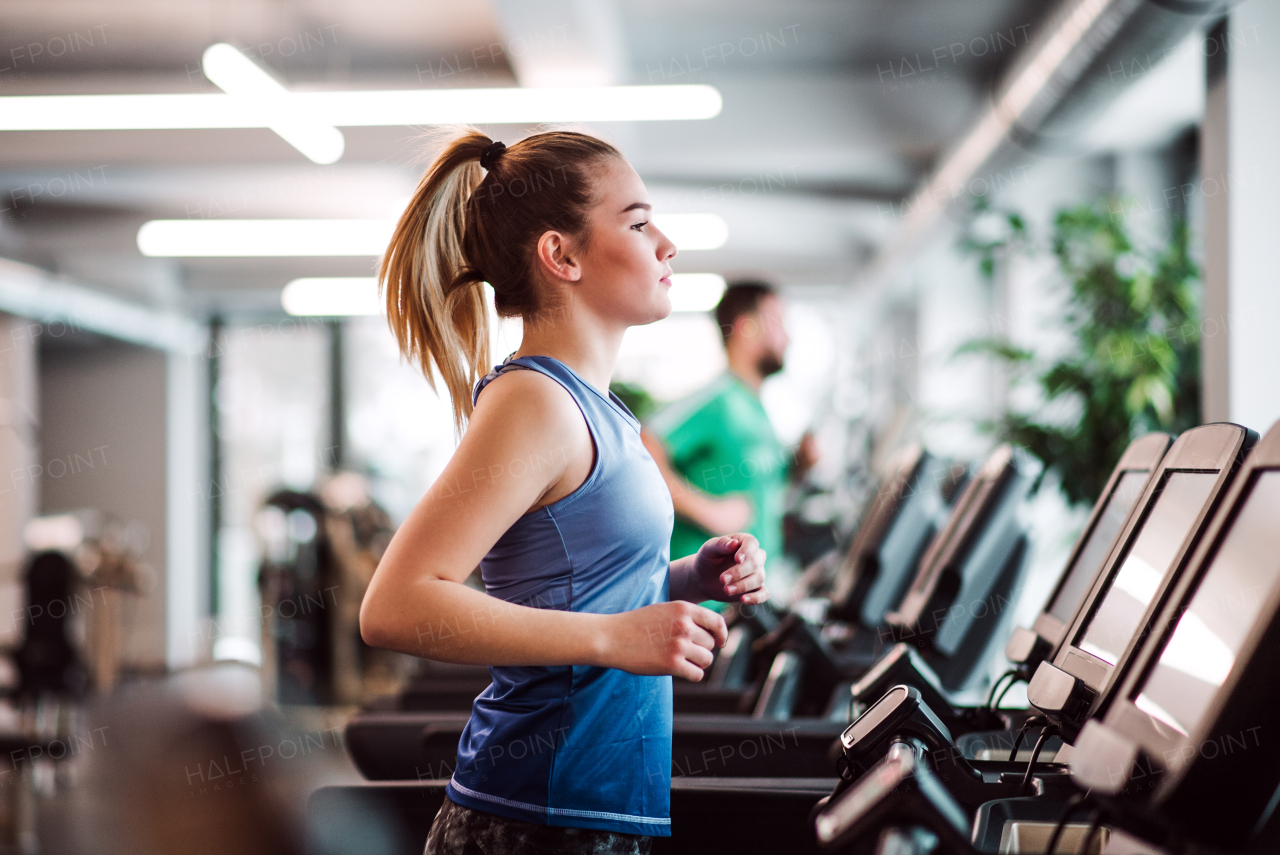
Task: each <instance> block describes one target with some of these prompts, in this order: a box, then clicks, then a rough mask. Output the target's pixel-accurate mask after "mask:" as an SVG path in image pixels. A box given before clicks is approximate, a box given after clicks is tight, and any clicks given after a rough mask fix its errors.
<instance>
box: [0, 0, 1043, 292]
mask: <svg viewBox="0 0 1280 855" xmlns="http://www.w3.org/2000/svg"><path fill="white" fill-rule="evenodd" d="M1048 6H1050V4H1045V3H1025V2H1016V0H966V2H964V3H955V2H944V0H857V2H848V0H845V2H819V0H790V2H783V0H734V2H728V0H682V2H675V0H650V2H648V3H645V4H623V3H618V2H615V0H447V2H446V0H360V1H359V2H356V0H58V2H50V0H7V2H6V3H4V4H2V5H0V95H21V94H88V93H123V92H213V91H217V90H216V89H215V87H213V85H212V84H211V83H209V82H208V81H207V80H205V78H204V76H203V74H202V73H201V71H200V57H201V54H202V52H203V51H204V49H205V48H206V47H208V46H209V45H210V44H213V43H215V42H219V41H228V42H231V43H233V44H235V45H237V46H238V47H240V48H241V49H242V50H243V51H244V52H245V53H247V54H249V55H250V56H252V57H254V58H255V59H256V60H258V61H259V62H260V63H262V64H263V65H265V66H267V67H268V68H269V69H270V70H272V71H273V72H274V73H275V74H276V76H277V77H278V78H280V79H281V80H282V81H284V82H285V83H286V84H287V85H289V86H290V87H293V88H296V89H342V88H358V89H368V88H428V87H451V88H452V87H477V86H479V87H485V86H510V85H516V84H523V85H545V84H575V83H576V84H606V83H619V84H623V83H631V84H645V83H653V84H659V83H708V84H711V85H714V86H715V87H717V88H718V89H719V90H720V92H721V94H722V96H723V99H724V107H723V111H722V112H721V114H720V115H718V116H717V117H715V118H713V119H709V120H703V121H681V122H677V121H667V122H634V123H613V124H602V125H597V126H594V130H595V131H596V132H597V133H600V134H603V135H605V136H606V137H609V138H611V139H613V140H614V141H615V142H617V143H618V144H620V145H621V147H622V148H623V150H624V152H625V153H626V154H627V155H628V157H629V158H630V159H631V161H632V162H633V164H634V165H635V166H636V168H637V170H638V171H639V172H640V174H641V176H642V177H643V178H644V179H645V180H646V183H647V184H648V185H649V187H650V190H651V192H652V194H653V196H654V198H655V201H656V203H657V205H658V207H659V210H668V211H686V212H698V211H707V212H713V213H718V214H720V215H721V216H722V217H724V219H725V220H726V222H727V223H728V225H729V241H728V243H726V244H725V246H724V247H722V248H720V249H717V250H709V251H700V252H686V253H684V254H682V255H681V256H680V257H678V258H677V259H676V268H677V271H684V272H721V273H727V274H734V273H753V274H759V275H765V276H768V277H772V278H774V279H775V280H777V281H779V282H780V283H782V284H784V285H834V284H841V283H846V282H848V281H850V280H851V279H852V278H853V277H854V276H856V274H857V272H858V270H859V269H860V267H861V266H862V265H863V264H865V263H866V261H867V259H868V258H869V257H870V256H871V255H872V254H873V253H874V251H875V250H876V248H877V247H878V246H879V245H880V244H881V243H882V242H883V241H884V240H885V239H886V236H887V234H888V232H889V230H890V229H891V228H892V226H893V220H894V218H893V216H892V214H891V213H890V214H888V215H886V211H890V212H891V211H892V209H891V208H890V206H891V205H894V204H897V203H899V202H900V201H901V200H902V199H903V198H904V197H906V196H907V195H908V194H909V193H910V192H911V191H912V190H913V189H914V188H916V187H917V186H918V185H919V184H920V182H921V180H922V178H923V177H924V176H925V175H926V174H927V172H928V171H929V170H930V168H931V167H933V166H934V164H935V163H936V162H937V159H938V158H939V156H940V153H941V152H942V151H944V150H945V149H946V148H947V146H948V145H950V144H952V143H954V141H955V140H956V138H957V137H958V136H959V135H961V134H962V133H963V132H964V131H965V130H966V129H967V128H968V126H969V125H970V124H972V122H973V121H974V119H975V117H976V116H977V115H978V113H979V111H980V110H982V109H983V108H984V107H985V106H986V105H987V103H988V100H989V99H988V92H989V91H990V88H991V85H992V81H993V80H995V79H997V78H998V76H999V75H1000V73H1001V72H1002V71H1003V70H1004V69H1005V68H1006V67H1007V65H1008V63H1009V61H1010V60H1011V58H1012V57H1013V56H1014V54H1015V53H1016V52H1017V49H1018V48H1020V47H1022V46H1024V45H1025V44H1026V43H1027V41H1028V39H1030V38H1032V37H1034V35H1035V34H1036V32H1037V27H1038V26H1040V25H1041V24H1042V23H1043V21H1042V17H1043V14H1044V12H1045V10H1046V8H1047V7H1048ZM487 130H488V131H489V132H490V134H491V135H493V136H495V137H496V138H501V139H506V140H511V139H513V138H518V137H519V136H521V135H523V134H525V133H527V132H528V131H530V130H531V129H530V128H526V127H517V126H496V127H489V128H487ZM429 131H430V129H424V128H410V127H397V128H344V129H343V133H344V135H345V137H346V152H345V154H344V156H343V157H342V159H341V160H340V161H338V162H337V163H336V164H333V165H330V166H318V165H316V164H314V163H311V162H310V161H308V160H306V159H305V158H304V157H303V156H302V155H301V154H299V153H298V152H297V151H296V150H295V149H293V148H292V147H290V146H289V145H288V144H286V143H285V142H284V141H283V140H281V139H280V138H279V137H277V136H276V135H275V134H274V133H272V132H271V131H269V130H265V129H247V130H165V131H60V132H4V133H0V208H2V209H3V210H0V256H5V257H8V258H13V259H17V260H20V261H24V262H27V263H30V264H35V265H38V266H40V267H43V268H45V269H47V270H50V271H53V272H56V273H59V274H62V275H65V276H67V277H69V278H72V279H74V280H77V281H79V282H82V283H86V284H89V285H91V286H93V287H96V288H99V289H101V290H104V291H108V292H111V293H114V294H118V295H122V296H125V297H128V298H130V299H133V300H135V301H140V302H145V303H149V304H154V305H159V306H165V307H167V308H172V309H178V310H181V311H183V312H186V313H189V314H192V315H195V316H203V315H206V314H209V313H215V312H216V313H221V314H233V315H234V314H238V313H248V314H254V313H264V312H265V313H271V312H279V311H280V309H279V291H280V288H281V287H282V286H283V285H284V284H285V282H287V281H288V280H289V279H292V278H294V277H297V276H315V275H364V274H368V273H369V272H370V271H371V268H372V263H373V259H370V258H336V259H331V258H303V259H296V258H292V259H235V258H232V259H227V258H210V259H156V258H144V257H143V256H142V255H141V254H140V253H139V251H138V250H137V247H136V243H135V237H136V234H137V229H138V227H139V226H140V225H141V224H142V223H143V222H145V221H146V220H148V219H153V218H183V217H193V218H202V217H304V218H305V217H334V218H339V217H340V218H352V217H381V216H390V215H392V214H393V212H394V211H395V208H396V205H397V204H399V203H400V200H403V198H404V197H406V196H408V195H409V193H410V191H411V189H412V187H413V185H414V183H415V181H416V179H417V177H418V176H419V175H420V173H421V170H422V168H423V160H424V158H426V157H429V155H430V153H431V151H432V146H433V143H432V142H431V139H430V133H429Z"/></svg>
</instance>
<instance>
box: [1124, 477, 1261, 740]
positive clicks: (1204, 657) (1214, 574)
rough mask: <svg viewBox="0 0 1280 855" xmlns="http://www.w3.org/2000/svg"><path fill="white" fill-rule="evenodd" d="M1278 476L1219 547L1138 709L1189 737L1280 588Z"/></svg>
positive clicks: (1256, 494)
mask: <svg viewBox="0 0 1280 855" xmlns="http://www.w3.org/2000/svg"><path fill="white" fill-rule="evenodd" d="M1278 507H1280V472H1277V471H1270V472H1263V473H1262V475H1261V476H1259V478H1258V480H1257V481H1256V482H1255V483H1254V485H1253V488H1252V489H1251V490H1250V492H1249V495H1248V497H1247V498H1246V499H1245V504H1244V507H1242V508H1241V509H1240V511H1239V514H1238V516H1237V517H1236V519H1235V524H1234V525H1232V527H1231V530H1230V531H1229V532H1228V533H1227V536H1226V537H1225V538H1224V539H1223V540H1222V543H1221V544H1220V545H1219V547H1218V551H1217V553H1216V554H1215V555H1214V556H1213V560H1212V562H1211V563H1210V565H1209V569H1208V570H1207V571H1205V574H1204V577H1203V578H1202V579H1201V581H1200V587H1199V588H1198V589H1197V590H1196V592H1195V594H1194V596H1192V598H1191V603H1190V604H1189V605H1188V606H1187V609H1186V611H1184V612H1183V613H1182V617H1181V618H1179V620H1178V626H1177V628H1176V629H1175V630H1174V631H1173V633H1172V634H1171V635H1170V636H1169V639H1168V641H1167V642H1165V647H1164V651H1163V652H1161V654H1160V659H1159V661H1157V662H1156V664H1155V667H1154V668H1152V669H1151V671H1150V672H1148V674H1147V676H1146V678H1145V679H1144V680H1143V681H1142V683H1141V684H1140V687H1139V689H1138V696H1137V697H1136V698H1135V699H1134V705H1135V706H1137V707H1138V709H1140V710H1142V711H1143V712H1145V713H1147V714H1148V715H1150V716H1152V717H1154V718H1156V719H1159V720H1160V721H1162V722H1164V723H1165V724H1167V725H1169V726H1170V727H1172V728H1174V729H1175V730H1177V731H1179V732H1180V733H1182V734H1183V735H1184V736H1185V735H1189V734H1190V733H1191V731H1193V730H1194V729H1195V728H1196V726H1197V725H1199V724H1200V719H1201V718H1202V717H1203V716H1204V713H1205V710H1207V709H1208V708H1209V704H1210V703H1211V702H1212V701H1213V697H1214V693H1215V691H1216V690H1217V688H1218V687H1219V686H1221V685H1222V684H1223V683H1224V682H1225V681H1226V679H1227V675H1228V674H1229V673H1230V672H1231V666H1232V665H1233V664H1235V659H1236V655H1237V654H1238V653H1239V652H1240V645H1241V644H1242V643H1243V642H1244V640H1245V637H1246V636H1247V635H1248V634H1249V632H1250V630H1251V629H1252V628H1253V623H1254V621H1255V620H1256V619H1257V617H1258V612H1259V610H1260V609H1261V608H1262V606H1263V604H1264V603H1266V602H1267V600H1268V598H1269V597H1270V596H1271V593H1272V592H1273V590H1274V589H1275V587H1276V585H1277V583H1280V525H1278V524H1277V522H1276V519H1275V512H1276V508H1278Z"/></svg>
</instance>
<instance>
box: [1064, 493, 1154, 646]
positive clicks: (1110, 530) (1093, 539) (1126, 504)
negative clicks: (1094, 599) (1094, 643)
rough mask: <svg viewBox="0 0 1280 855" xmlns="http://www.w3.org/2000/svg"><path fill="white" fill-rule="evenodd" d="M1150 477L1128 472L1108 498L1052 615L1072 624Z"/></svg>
mask: <svg viewBox="0 0 1280 855" xmlns="http://www.w3.org/2000/svg"><path fill="white" fill-rule="evenodd" d="M1148 474H1149V472H1148V470H1146V469H1131V470H1129V471H1127V472H1125V473H1124V474H1123V475H1121V476H1120V480H1119V481H1117V482H1116V487H1115V489H1114V490H1113V491H1112V492H1111V495H1110V496H1108V497H1107V501H1106V504H1104V505H1103V506H1102V513H1100V514H1098V521H1097V522H1096V523H1095V524H1094V526H1093V531H1091V532H1089V539H1088V540H1087V541H1085V544H1084V546H1083V547H1082V548H1081V550H1080V552H1079V554H1078V555H1076V561H1075V563H1074V564H1072V565H1071V569H1070V570H1069V571H1068V573H1067V579H1066V581H1065V582H1063V583H1062V587H1061V588H1060V589H1058V595H1057V596H1056V597H1054V598H1053V602H1052V603H1050V604H1049V608H1048V609H1046V611H1047V612H1048V613H1049V614H1051V615H1053V616H1054V617H1056V618H1057V619H1058V620H1060V621H1062V622H1063V623H1070V622H1071V619H1072V618H1073V617H1075V614H1076V609H1077V608H1079V607H1080V603H1081V601H1082V600H1084V596H1085V594H1087V593H1089V586H1090V585H1091V584H1092V583H1093V577H1094V576H1095V575H1096V574H1097V572H1098V569H1099V568H1100V567H1102V562H1103V561H1105V560H1106V558H1107V553H1108V552H1110V551H1111V544H1112V542H1113V541H1114V540H1115V539H1116V535H1117V534H1119V533H1120V527H1121V526H1123V525H1124V521H1125V520H1126V519H1127V518H1128V516H1129V511H1131V510H1133V506H1134V504H1135V503H1136V502H1137V501H1138V498H1139V497H1140V496H1141V495H1142V488H1143V487H1144V486H1146V483H1147V475H1148Z"/></svg>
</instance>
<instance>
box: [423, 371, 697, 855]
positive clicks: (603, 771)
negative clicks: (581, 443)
mask: <svg viewBox="0 0 1280 855" xmlns="http://www.w3.org/2000/svg"><path fill="white" fill-rule="evenodd" d="M513 369H526V370H531V371H537V372H538V373H540V374H544V375H546V376H548V377H550V378H551V379H553V380H555V381H556V382H557V383H559V384H560V385H561V386H563V387H564V388H565V389H566V390H568V392H569V394H570V395H572V396H573V399H574V401H576V402H577V404H578V407H579V409H581V410H582V415H583V416H584V417H585V419H586V422H587V428H588V430H590V432H591V437H592V439H593V440H594V442H595V448H596V459H595V462H594V464H593V465H592V468H591V473H590V474H589V475H588V476H587V479H586V481H584V482H583V483H582V485H581V486H580V487H578V489H576V490H574V491H573V492H572V493H570V494H569V495H568V496H565V497H564V498H563V499H560V500H559V501H557V502H554V503H552V504H550V505H547V506H546V507H543V508H539V509H538V510H536V511H531V512H530V513H527V514H525V515H524V516H522V517H520V519H518V520H516V522H515V523H514V524H513V525H512V526H511V528H509V529H507V531H506V532H505V533H504V534H503V535H502V537H500V538H499V539H498V542H497V543H495V544H494V546H493V548H492V549H491V550H489V553H488V554H487V555H486V556H485V557H484V559H483V560H482V561H481V562H480V573H481V576H482V577H483V579H484V584H485V589H486V590H487V591H488V592H489V594H490V595H492V596H494V597H499V598H501V599H503V600H506V601H508V602H511V603H518V604H520V605H525V606H532V607H534V608H543V609H565V610H568V611H575V612H590V613H596V614H614V613H618V612H624V611H629V610H631V609H637V608H640V607H642V606H647V605H652V604H653V603H660V602H665V601H666V600H667V599H668V598H669V585H668V582H669V574H670V557H669V556H670V552H669V550H670V538H671V526H672V522H673V520H674V512H673V510H672V506H671V494H670V493H669V492H668V490H667V487H666V484H665V483H664V481H663V479H662V476H661V474H660V473H659V472H658V467H657V465H656V464H655V463H654V462H653V458H652V457H650V456H649V453H648V451H646V450H645V447H644V445H643V444H642V443H641V441H640V423H639V422H638V421H636V419H635V417H634V416H633V415H631V413H630V411H628V410H627V408H626V406H624V405H623V403H622V402H621V401H620V400H618V398H617V396H615V395H614V394H613V393H612V392H609V393H608V394H607V395H606V394H605V393H602V392H600V391H599V390H598V389H596V388H595V387H594V386H592V385H590V384H589V383H587V382H586V381H585V380H583V379H582V378H581V377H579V376H578V375H577V374H576V373H574V371H573V370H572V369H570V368H569V367H568V366H567V365H565V364H564V363H562V362H560V361H559V360H556V359H552V358H551V357H547V356H524V357H520V358H519V359H508V360H507V361H506V362H504V363H503V364H502V365H500V366H498V367H497V368H495V369H494V371H493V372H491V373H490V374H488V375H487V376H486V377H485V378H484V379H483V380H481V381H480V382H479V383H478V384H477V386H476V391H475V397H476V398H477V399H478V398H479V396H480V392H481V391H482V390H483V389H484V387H485V386H486V385H488V383H489V382H491V381H492V380H493V379H494V378H495V377H497V376H499V375H500V374H502V373H504V372H506V371H509V370H513ZM557 453H563V451H557V450H555V449H549V450H548V451H547V453H546V454H545V455H535V457H534V458H533V459H531V460H528V461H511V462H510V463H507V464H504V465H506V466H507V468H508V470H509V474H510V475H511V476H512V477H519V474H520V473H519V472H517V469H534V468H536V467H537V466H538V465H544V466H545V465H549V464H550V463H551V461H552V459H553V456H554V455H556V454H557ZM539 458H542V459H541V460H539ZM489 674H490V675H491V677H492V678H493V683H492V684H491V685H490V686H489V688H487V689H485V690H484V692H482V693H481V694H480V696H479V697H478V698H476V700H475V703H474V704H473V705H472V708H471V718H470V720H469V721H468V722H467V725H466V727H465V728H464V729H463V731H462V738H461V739H460V740H459V742H458V763H457V768H456V769H455V771H454V773H453V778H452V780H450V782H449V785H448V789H447V792H448V794H449V798H450V799H452V800H453V801H455V802H457V803H458V804H460V805H464V806H466V807H470V808H474V809H475V810H480V811H485V812H487V813H492V814H497V815H499V816H505V817H508V818H510V819H518V820H523V821H525V822H533V823H539V824H542V825H554V826H567V827H577V828H595V829H601V830H604V831H618V832H624V833H627V834H646V835H651V836H662V837H665V836H668V835H670V834H671V819H670V802H671V678H670V677H641V676H638V675H635V674H629V673H627V672H625V671H619V670H616V669H613V668H595V667H587V666H572V667H570V666H555V667H506V666H504V667H493V668H490V669H489Z"/></svg>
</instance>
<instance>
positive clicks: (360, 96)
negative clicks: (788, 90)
mask: <svg viewBox="0 0 1280 855" xmlns="http://www.w3.org/2000/svg"><path fill="white" fill-rule="evenodd" d="M268 100H269V101H276V100H279V99H268ZM288 101H289V102H290V103H292V105H293V106H294V108H295V110H296V111H297V114H298V115H305V116H309V117H313V118H314V120H315V121H317V122H323V123H325V124H328V125H335V126H337V127H375V126H396V125H439V124H461V123H469V124H538V123H542V122H647V121H677V120H685V119H710V118H712V117H713V116H716V115H719V113H720V108H721V105H722V101H721V98H720V92H719V91H718V90H717V89H716V88H715V87H713V86H706V85H702V84H689V85H675V86H593V87H574V88H565V87H562V88H546V89H542V88H538V89H519V88H501V89H498V88H494V89H481V88H477V89H391V90H369V91H341V92H289V93H288ZM279 121H280V113H279V110H278V108H277V107H273V106H272V104H271V103H263V99H248V98H240V97H237V96H233V95H230V94H225V93H224V94H205V93H183V94H137V95H8V96H3V97H0V131H96V130H104V131H105V130H172V129H190V128H197V129H198V128H271V127H274V126H275V125H276V124H278V123H279Z"/></svg>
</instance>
